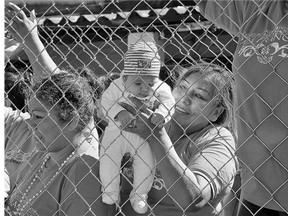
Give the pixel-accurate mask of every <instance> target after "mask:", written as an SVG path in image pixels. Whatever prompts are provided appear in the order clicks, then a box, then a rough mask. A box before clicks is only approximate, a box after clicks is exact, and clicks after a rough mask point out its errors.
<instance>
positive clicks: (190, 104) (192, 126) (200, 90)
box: [172, 73, 222, 132]
mask: <svg viewBox="0 0 288 216" xmlns="http://www.w3.org/2000/svg"><path fill="white" fill-rule="evenodd" d="M214 91H215V87H214V86H213V85H212V83H211V82H209V81H208V80H206V79H205V78H203V77H201V74H199V73H191V74H190V75H188V76H187V77H185V78H184V79H182V80H181V81H180V82H179V83H178V84H177V85H176V86H175V88H174V90H173V92H172V93H173V96H174V98H175V101H176V105H175V114H174V115H173V119H174V120H175V121H177V123H178V124H179V125H181V127H182V128H183V129H188V127H189V130H188V131H187V132H194V131H197V130H200V129H202V128H204V127H205V126H207V125H208V124H209V122H214V121H216V120H217V118H218V116H219V113H220V114H221V111H222V108H218V106H217V104H216V103H215V102H214V101H213V100H212V99H213V97H214V95H215V93H214Z"/></svg>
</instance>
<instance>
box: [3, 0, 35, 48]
mask: <svg viewBox="0 0 288 216" xmlns="http://www.w3.org/2000/svg"><path fill="white" fill-rule="evenodd" d="M5 27H6V29H7V30H8V31H9V32H10V34H11V35H12V36H13V38H14V39H15V40H17V41H18V42H19V43H24V42H25V41H26V39H25V40H24V38H25V37H34V36H38V30H37V20H36V16H35V11H34V10H32V11H31V12H30V18H28V17H27V16H26V14H25V13H24V11H23V10H21V9H20V8H19V7H18V6H17V5H15V4H13V3H9V5H8V6H7V7H6V10H5Z"/></svg>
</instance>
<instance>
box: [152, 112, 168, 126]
mask: <svg viewBox="0 0 288 216" xmlns="http://www.w3.org/2000/svg"><path fill="white" fill-rule="evenodd" d="M151 123H152V124H154V125H156V126H157V127H163V125H164V123H165V118H164V116H162V115H161V114H159V113H153V114H152V117H151Z"/></svg>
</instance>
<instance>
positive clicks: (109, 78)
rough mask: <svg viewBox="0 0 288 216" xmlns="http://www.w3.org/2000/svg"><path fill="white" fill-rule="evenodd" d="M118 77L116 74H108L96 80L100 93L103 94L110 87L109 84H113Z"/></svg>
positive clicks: (118, 74)
mask: <svg viewBox="0 0 288 216" xmlns="http://www.w3.org/2000/svg"><path fill="white" fill-rule="evenodd" d="M119 77H120V73H117V72H110V73H108V74H107V75H103V76H100V77H99V79H98V82H99V84H100V86H101V87H102V88H100V89H102V92H101V93H103V92H104V91H105V90H106V89H107V88H108V87H109V86H110V84H111V82H113V81H114V80H115V79H117V78H119Z"/></svg>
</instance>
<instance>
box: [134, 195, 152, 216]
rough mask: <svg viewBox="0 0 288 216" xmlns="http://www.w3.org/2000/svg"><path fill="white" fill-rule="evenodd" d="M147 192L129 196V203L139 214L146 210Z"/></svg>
mask: <svg viewBox="0 0 288 216" xmlns="http://www.w3.org/2000/svg"><path fill="white" fill-rule="evenodd" d="M147 198H148V196H147V194H141V195H140V194H136V193H135V194H134V195H133V196H132V197H131V198H130V202H131V205H132V207H133V209H134V210H135V211H136V212H137V213H139V214H144V213H145V212H147V210H148V204H147Z"/></svg>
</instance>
